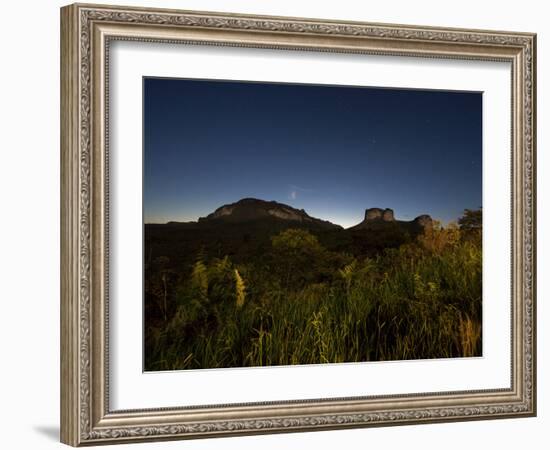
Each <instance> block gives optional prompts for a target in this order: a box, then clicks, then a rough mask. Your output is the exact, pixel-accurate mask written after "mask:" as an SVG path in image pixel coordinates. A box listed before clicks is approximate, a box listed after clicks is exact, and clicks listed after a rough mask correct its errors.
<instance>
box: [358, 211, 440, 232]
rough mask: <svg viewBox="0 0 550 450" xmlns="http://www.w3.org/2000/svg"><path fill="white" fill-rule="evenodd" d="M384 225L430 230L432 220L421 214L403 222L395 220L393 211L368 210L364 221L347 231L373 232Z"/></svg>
mask: <svg viewBox="0 0 550 450" xmlns="http://www.w3.org/2000/svg"><path fill="white" fill-rule="evenodd" d="M384 223H395V224H397V225H400V226H403V227H406V228H417V229H418V231H421V230H424V229H427V228H432V226H433V220H432V218H431V217H430V216H429V215H428V214H422V215H420V216H418V217H416V218H415V219H414V220H411V221H405V220H396V219H395V216H394V214H393V209H390V208H386V209H382V208H368V209H367V210H366V211H365V218H364V220H363V221H362V222H361V223H359V224H357V225H355V226H353V227H351V228H348V230H361V229H370V230H375V229H377V228H380V226H383V224H384Z"/></svg>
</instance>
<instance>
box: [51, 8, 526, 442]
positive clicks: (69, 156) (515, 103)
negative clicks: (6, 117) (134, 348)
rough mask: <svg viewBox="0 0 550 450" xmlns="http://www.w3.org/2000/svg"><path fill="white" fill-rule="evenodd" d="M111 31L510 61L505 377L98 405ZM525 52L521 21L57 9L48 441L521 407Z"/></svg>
mask: <svg viewBox="0 0 550 450" xmlns="http://www.w3.org/2000/svg"><path fill="white" fill-rule="evenodd" d="M114 39H132V40H140V41H158V42H179V43H202V44H210V45H220V46H243V47H244V46H248V47H259V48H271V49H294V50H310V51H325V52H350V53H365V54H383V55H408V56H418V57H429V58H459V59H468V60H498V61H508V62H510V63H511V66H512V80H513V82H512V86H511V94H512V97H511V98H512V111H513V114H512V119H511V122H512V166H513V170H512V172H513V173H512V186H511V189H512V198H513V201H512V248H513V252H512V261H513V263H512V358H511V359H512V360H511V369H512V384H511V386H510V388H509V389H495V390H485V391H467V392H447V393H422V394H409V395H398V396H387V397H370V398H365V397H353V398H348V399H330V400H310V401H299V400H296V401H290V402H271V403H254V404H241V405H231V406H216V405H214V406H209V407H200V408H197V407H195V408H192V409H189V408H185V407H181V408H174V409H160V410H136V411H111V410H110V408H109V398H108V366H107V361H108V332H107V327H106V325H107V319H108V301H107V298H106V295H105V292H106V286H107V284H108V278H107V276H108V274H107V270H106V263H105V261H106V256H107V252H108V245H107V244H108V241H107V232H106V229H107V228H106V227H107V223H106V222H107V217H108V216H107V211H108V197H107V195H106V193H107V191H106V186H107V183H108V178H107V173H106V172H107V171H106V164H107V162H108V160H107V158H108V153H107V144H108V122H107V118H108V110H107V109H106V103H107V102H106V95H107V91H106V90H107V83H106V81H107V80H106V67H107V63H108V55H109V53H108V50H109V43H110V42H111V41H112V40H114ZM535 52H536V36H535V35H534V34H530V33H515V32H514V33H511V32H501V31H482V30H466V29H444V28H432V27H416V26H404V25H384V24H373V23H358V22H347V23H341V22H334V21H327V20H311V19H296V18H286V17H258V16H247V15H238V14H225V13H224V14H219V13H206V12H190V11H174V10H160V9H143V8H129V7H112V6H99V5H82V4H75V5H71V6H66V7H64V8H62V9H61V95H62V97H61V233H62V235H61V241H62V246H61V440H62V442H64V443H66V444H70V445H73V446H80V445H94V444H108V443H121V442H134V441H144V440H161V439H179V438H199V437H214V436H230V435H243V434H259V433H275V432H293V431H312V430H325V429H336V428H346V427H347V428H350V427H367V426H381V425H398V424H413V423H414V424H417V423H418V424H419V423H429V422H443V421H457V420H474V419H491V418H504V417H521V416H534V415H535V414H536V395H535V393H536V389H535V388H536V384H535V382H536V365H535V364H536V358H535V346H536V336H535V322H536V318H535V286H536V282H535V275H536V272H535V261H536V257H535V244H536V241H535V236H536V229H535V227H536V211H535V199H536V197H535V179H536V174H535V138H536V134H535V84H536V79H535V68H536V63H535Z"/></svg>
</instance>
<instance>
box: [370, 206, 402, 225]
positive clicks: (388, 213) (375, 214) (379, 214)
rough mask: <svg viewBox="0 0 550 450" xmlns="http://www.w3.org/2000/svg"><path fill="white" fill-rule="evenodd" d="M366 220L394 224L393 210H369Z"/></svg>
mask: <svg viewBox="0 0 550 450" xmlns="http://www.w3.org/2000/svg"><path fill="white" fill-rule="evenodd" d="M365 220H383V221H384V222H393V221H394V220H395V218H394V216H393V209H390V208H386V209H382V208H368V209H367V210H366V211H365Z"/></svg>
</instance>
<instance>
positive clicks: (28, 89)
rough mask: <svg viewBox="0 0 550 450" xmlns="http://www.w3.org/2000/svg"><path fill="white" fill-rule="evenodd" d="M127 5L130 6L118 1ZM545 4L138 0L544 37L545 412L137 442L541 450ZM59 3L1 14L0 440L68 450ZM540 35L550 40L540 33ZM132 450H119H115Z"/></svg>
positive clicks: (548, 215)
mask: <svg viewBox="0 0 550 450" xmlns="http://www.w3.org/2000/svg"><path fill="white" fill-rule="evenodd" d="M117 3H119V4H120V3H126V2H122V1H121V2H117ZM545 3H546V2H537V1H535V0H523V1H522V2H511V1H508V0H506V1H505V0H500V1H486V2H480V1H472V0H462V1H461V2H452V3H451V2H441V1H427V0H426V1H424V0H415V1H407V0H387V1H385V2H368V3H367V2H356V1H355V2H354V1H353V0H338V1H336V2H335V1H315V2H308V1H306V0H264V1H262V2H259V1H257V0H256V1H253V0H229V1H228V0H225V1H222V0H179V1H176V0H173V1H170V0H163V1H159V2H154V1H152V0H149V1H139V0H133V1H131V2H130V3H128V4H132V5H135V6H158V7H168V8H180V9H198V10H211V11H216V10H217V11H227V12H243V13H252V14H271V15H283V16H284V15H286V16H296V17H300V16H301V17H318V18H327V19H341V20H362V21H374V22H387V23H404V24H418V25H441V26H452V27H466V28H487V29H504V30H516V31H532V32H537V33H538V57H539V58H538V60H539V62H538V80H539V86H538V123H539V127H538V148H539V157H538V173H539V186H538V189H539V190H538V198H539V202H538V203H539V216H538V229H539V237H538V255H539V257H538V261H539V266H538V271H539V289H538V299H539V302H538V304H539V308H538V322H539V335H538V349H539V356H538V362H539V371H538V372H539V391H538V392H539V415H538V417H537V418H532V419H508V420H497V421H481V422H467V423H452V424H438V425H422V426H419V425H416V426H406V427H391V428H373V429H362V430H361V429H360V430H346V431H330V432H315V433H300V434H284V435H267V436H252V437H242V438H224V439H215V440H211V439H209V440H199V441H179V442H169V443H156V444H141V445H140V447H139V448H144V449H147V448H151V449H153V448H155V449H160V448H166V449H170V448H174V449H175V448H186V449H209V448H216V449H237V448H238V449H256V448H259V447H261V448H264V449H270V448H277V449H279V448H283V447H284V448H300V449H303V448H333V447H345V448H365V447H367V446H368V447H370V448H380V447H383V448H397V447H400V446H407V447H412V448H419V447H422V448H426V449H439V448H442V447H443V448H446V449H449V450H450V449H460V450H464V449H465V448H472V449H475V448H487V447H491V448H493V447H498V448H501V449H516V448H531V449H538V448H546V446H545V444H546V445H547V443H545V442H544V440H545V437H546V440H547V436H548V433H549V432H548V428H549V427H550V413H549V412H548V408H549V407H550V392H549V386H550V382H549V381H548V360H549V358H550V354H549V350H548V345H546V343H547V342H549V333H548V331H547V330H546V329H545V322H546V321H547V320H550V316H549V311H550V308H549V307H548V306H547V304H546V303H545V298H546V297H547V292H548V289H549V288H550V286H549V284H548V276H546V272H547V271H548V270H549V268H548V265H547V264H546V263H545V260H544V259H543V255H544V254H545V253H546V252H547V251H550V247H549V246H550V241H549V239H548V234H547V233H545V231H544V230H546V229H549V226H550V223H549V220H550V211H549V208H548V203H547V202H546V205H545V204H543V201H542V199H544V197H545V194H547V193H548V192H549V191H550V177H545V173H546V172H547V171H549V170H550V159H549V157H548V154H547V153H546V152H545V151H544V150H545V148H546V147H547V145H548V139H549V138H548V133H547V132H546V129H545V126H544V125H545V124H547V123H548V121H549V120H550V106H549V105H550V103H549V101H550V94H549V91H548V86H547V85H546V84H545V80H547V79H550V63H549V61H548V58H547V55H548V54H549V51H550V32H549V31H547V30H548V27H547V25H548V19H550V14H549V13H548V12H547V11H546V9H545ZM62 5H63V2H59V1H53V0H48V1H45V0H43V1H33V0H31V1H27V2H19V4H17V3H16V2H9V3H7V4H4V5H2V19H3V20H2V26H1V27H0V34H1V39H0V46H1V52H2V56H3V58H2V64H1V66H2V67H1V70H0V124H1V127H0V193H1V194H0V195H1V196H0V199H1V205H2V208H1V210H0V211H1V213H0V214H1V216H0V274H1V275H0V276H1V278H0V280H1V284H0V286H1V290H0V305H1V307H0V321H1V323H0V352H1V353H0V365H1V366H0V368H1V370H0V415H1V422H0V423H2V425H3V426H2V431H1V436H0V442H1V443H2V444H1V447H2V448H6V449H18V448H25V449H27V448H29V449H48V448H61V446H62V444H59V443H58V432H59V421H58V417H59V386H58V385H59V382H58V380H59V281H58V280H59V7H60V6H62ZM543 27H545V28H546V31H543ZM122 447H124V448H137V447H128V446H121V447H118V448H122Z"/></svg>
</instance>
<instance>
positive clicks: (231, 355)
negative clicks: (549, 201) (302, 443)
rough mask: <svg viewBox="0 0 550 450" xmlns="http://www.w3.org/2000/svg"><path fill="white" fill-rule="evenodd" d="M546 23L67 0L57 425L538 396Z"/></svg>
mask: <svg viewBox="0 0 550 450" xmlns="http://www.w3.org/2000/svg"><path fill="white" fill-rule="evenodd" d="M535 38H536V36H535V35H534V34H530V33H517V32H503V31H485V30H464V29H443V28H431V27H420V26H405V25H385V24H370V23H359V22H349V23H341V22H333V21H327V20H314V19H296V18H284V17H258V16H246V15H238V14H226V13H223V14H221V13H206V12H191V11H174V10H159V9H143V8H130V7H112V6H98V5H82V4H75V5H71V6H67V7H64V8H62V9H61V44H62V47H61V58H62V66H61V91H62V98H61V106H62V108H61V110H62V116H61V128H62V129H61V138H62V139H61V141H62V145H61V164H62V167H61V169H62V170H61V172H62V192H61V196H62V198H61V200H62V202H61V203H62V211H61V225H62V248H61V255H62V258H61V261H62V271H61V273H62V278H61V287H62V289H61V291H62V298H61V311H62V320H61V326H62V329H61V355H62V358H61V359H62V360H61V368H62V373H61V391H62V396H61V440H62V441H63V442H64V443H67V444H70V445H73V446H79V445H88V444H107V443H122V442H137V441H144V440H160V439H181V438H199V437H215V436H230V435H239V434H241V435H242V434H258V433H274V432H294V431H312V430H324V429H336V428H344V427H367V426H382V425H399V424H413V423H415V424H416V423H418V424H420V423H429V422H432V423H433V422H440V421H458V420H475V419H492V418H503V417H528V416H533V415H535V414H536V383H535V381H536V380H535V378H536V376H535V375H536V367H535V364H536V352H535V275H536V272H535V249H536V245H535V244H536V242H535V227H536V213H535V145H536V142H535V137H536V133H535V126H536V123H535V86H536V74H535V67H536V64H535V55H536V39H535Z"/></svg>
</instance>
